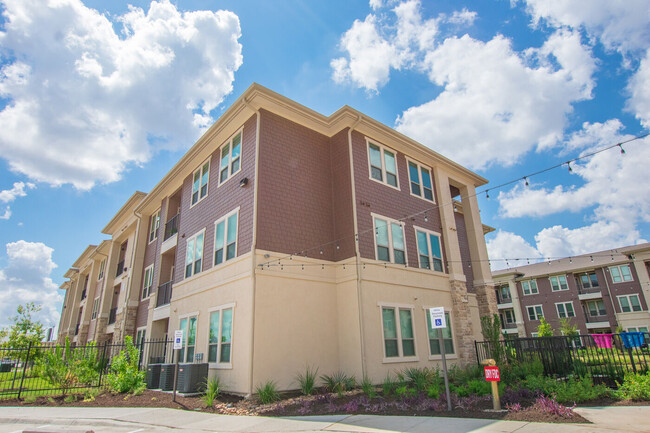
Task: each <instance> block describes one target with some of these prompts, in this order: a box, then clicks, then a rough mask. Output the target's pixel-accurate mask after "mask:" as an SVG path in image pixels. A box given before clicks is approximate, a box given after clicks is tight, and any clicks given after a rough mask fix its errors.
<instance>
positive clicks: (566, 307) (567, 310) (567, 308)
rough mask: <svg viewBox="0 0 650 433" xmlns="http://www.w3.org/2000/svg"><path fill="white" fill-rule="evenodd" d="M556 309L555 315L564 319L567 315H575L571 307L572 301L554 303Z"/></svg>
mask: <svg viewBox="0 0 650 433" xmlns="http://www.w3.org/2000/svg"><path fill="white" fill-rule="evenodd" d="M555 309H556V310H557V317H559V318H561V319H564V318H567V317H576V312H575V310H574V309H573V302H571V301H569V302H558V303H556V304H555Z"/></svg>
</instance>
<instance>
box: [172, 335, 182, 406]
mask: <svg viewBox="0 0 650 433" xmlns="http://www.w3.org/2000/svg"><path fill="white" fill-rule="evenodd" d="M182 348H183V331H182V330H180V331H174V352H175V355H176V363H175V364H176V365H175V366H174V396H173V397H172V401H173V402H176V382H177V381H178V358H179V355H180V351H181V349H182Z"/></svg>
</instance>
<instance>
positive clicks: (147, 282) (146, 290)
mask: <svg viewBox="0 0 650 433" xmlns="http://www.w3.org/2000/svg"><path fill="white" fill-rule="evenodd" d="M151 286H153V265H151V266H148V267H147V268H146V269H145V270H144V279H143V283H142V299H144V298H148V297H149V295H151Z"/></svg>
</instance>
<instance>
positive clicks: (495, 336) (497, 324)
mask: <svg viewBox="0 0 650 433" xmlns="http://www.w3.org/2000/svg"><path fill="white" fill-rule="evenodd" d="M481 332H482V333H483V338H484V339H485V341H487V342H488V350H489V356H491V357H492V359H494V360H495V361H496V363H497V365H499V366H500V365H502V364H503V361H504V360H505V355H506V354H505V347H504V346H503V344H502V343H501V337H502V334H501V319H500V318H499V315H498V314H494V315H493V316H483V317H481Z"/></svg>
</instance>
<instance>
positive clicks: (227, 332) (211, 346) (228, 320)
mask: <svg viewBox="0 0 650 433" xmlns="http://www.w3.org/2000/svg"><path fill="white" fill-rule="evenodd" d="M233 310H234V304H229V305H222V306H221V307H218V308H216V309H213V310H211V312H210V332H209V333H208V362H210V363H216V364H217V366H221V367H232V362H231V357H232V324H233Z"/></svg>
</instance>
